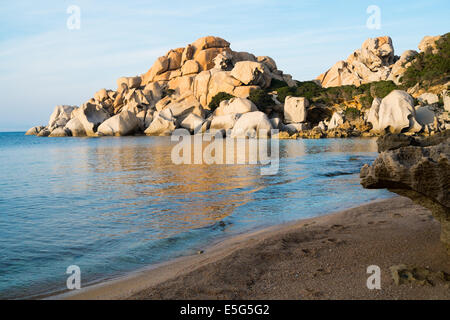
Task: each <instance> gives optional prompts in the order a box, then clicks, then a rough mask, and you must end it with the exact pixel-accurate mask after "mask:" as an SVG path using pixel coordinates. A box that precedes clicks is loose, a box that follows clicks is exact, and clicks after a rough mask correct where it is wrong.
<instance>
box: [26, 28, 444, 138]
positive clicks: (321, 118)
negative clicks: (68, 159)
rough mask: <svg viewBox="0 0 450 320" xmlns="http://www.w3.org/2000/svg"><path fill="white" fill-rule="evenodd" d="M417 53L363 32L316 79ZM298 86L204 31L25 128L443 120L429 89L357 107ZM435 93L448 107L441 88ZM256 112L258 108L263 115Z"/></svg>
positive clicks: (313, 128)
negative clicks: (143, 68) (398, 51)
mask: <svg viewBox="0 0 450 320" xmlns="http://www.w3.org/2000/svg"><path fill="white" fill-rule="evenodd" d="M433 39H435V38H433ZM433 39H431V40H430V39H428V40H427V39H425V40H424V41H423V44H421V45H419V47H420V48H421V50H427V49H426V48H428V47H430V46H431V48H433V44H434V42H433V41H435V40H436V39H437V38H436V39H435V40H433ZM434 46H435V45H434ZM416 54H417V52H415V51H412V50H409V51H406V52H405V53H404V54H403V55H402V56H401V57H400V58H399V57H396V56H394V49H393V45H392V40H391V39H390V38H389V37H379V38H374V39H368V40H366V41H365V42H364V43H363V45H362V47H361V49H359V50H356V51H355V52H354V53H353V54H352V55H351V56H350V57H349V58H348V59H347V61H340V62H338V63H337V64H336V65H335V66H333V67H332V68H331V69H330V70H329V71H327V72H326V73H325V74H323V75H321V76H320V77H319V80H320V82H321V84H322V85H323V86H324V87H330V86H337V85H345V84H355V85H360V84H362V83H366V82H371V81H378V80H386V79H392V80H393V81H398V80H399V79H400V78H401V76H402V74H403V72H404V70H405V68H406V67H407V65H408V63H410V62H409V60H410V59H411V58H412V57H414V55H416ZM277 82H278V83H277ZM280 83H282V86H285V87H284V88H282V89H289V90H290V91H289V94H290V95H288V94H286V95H284V96H282V97H281V98H280V99H281V100H282V101H283V102H280V101H279V100H278V94H279V93H278V91H274V90H276V88H277V87H276V86H277V85H279V84H280ZM298 86H299V84H298V82H296V81H294V80H293V79H292V77H291V76H290V75H288V74H284V73H283V72H282V71H280V70H278V68H277V64H276V62H275V61H274V60H273V59H272V58H270V57H267V56H258V57H257V56H255V55H253V54H251V53H248V52H236V51H233V50H232V49H231V46H230V43H229V42H228V41H226V40H224V39H222V38H219V37H212V36H208V37H203V38H200V39H198V40H196V41H194V42H193V43H191V44H189V45H187V46H186V47H184V48H177V49H173V50H169V51H168V52H167V53H166V54H165V55H164V56H161V57H159V58H157V59H156V61H155V62H154V64H153V66H152V67H151V68H150V69H149V70H148V71H147V72H146V73H144V74H142V75H138V76H132V77H121V78H119V79H117V89H116V90H107V89H100V90H98V91H97V92H96V93H95V94H94V96H93V98H91V99H89V100H88V101H86V102H85V103H83V104H82V105H81V106H80V107H76V106H65V105H61V106H57V107H56V108H55V109H54V111H53V113H52V115H51V116H50V120H49V122H48V124H47V125H46V126H38V127H33V128H31V129H30V130H28V131H27V133H26V134H27V135H37V136H41V137H47V136H50V137H64V136H76V137H78V136H122V135H132V134H147V135H170V134H171V133H172V132H173V131H174V130H175V129H176V128H185V129H188V130H189V131H190V132H191V133H198V132H207V131H208V130H209V131H212V132H213V131H221V132H224V133H225V132H228V133H230V134H231V132H232V131H231V130H232V129H233V127H234V126H235V124H236V123H238V121H239V119H240V117H241V116H242V115H244V114H247V113H251V114H252V115H253V116H255V117H257V119H256V120H255V121H257V124H250V123H251V121H249V119H248V117H249V116H245V117H244V118H243V120H241V121H240V122H239V125H240V126H241V125H242V124H243V121H244V119H246V123H247V124H246V125H244V126H243V127H245V128H247V129H246V130H244V132H246V134H247V133H248V134H249V135H250V136H252V135H253V133H252V129H251V128H255V127H256V128H260V127H261V128H263V127H264V128H265V127H267V122H266V118H267V120H268V121H269V122H270V124H271V125H272V128H274V129H279V130H281V131H285V132H287V134H284V135H280V136H279V137H290V138H292V137H302V138H323V137H333V138H334V137H358V136H373V135H379V134H384V133H385V132H386V131H391V132H408V133H409V134H415V133H420V134H433V133H435V132H439V131H442V130H444V129H445V128H448V127H450V116H449V115H448V113H445V112H443V111H444V110H441V109H440V104H441V102H440V101H441V100H440V97H438V96H437V95H436V94H434V93H430V92H426V93H424V94H422V95H420V96H419V97H418V99H417V101H418V102H419V104H420V105H418V106H415V102H416V100H414V99H413V97H411V96H410V95H409V94H408V93H407V92H404V91H400V90H395V91H393V92H391V93H390V94H389V95H387V96H386V97H385V98H384V99H379V98H375V99H374V100H373V103H372V107H371V108H370V110H369V109H367V110H363V109H361V108H362V107H361V106H362V104H361V103H360V102H359V101H358V100H357V98H355V97H353V98H352V100H353V101H351V102H350V103H351V104H350V105H349V103H348V101H344V103H342V101H341V100H340V99H341V98H337V101H335V102H332V103H329V105H325V104H324V103H322V102H320V100H317V99H315V98H312V100H310V99H307V98H305V97H302V96H298V95H301V94H298V93H297V91H296V90H297V89H300V88H298ZM315 86H316V87H317V84H315ZM274 88H275V89H274ZM441 91H442V89H441ZM285 92H287V91H285ZM301 92H304V91H301ZM251 95H253V96H251ZM371 95H372V94H371ZM255 96H256V98H255ZM280 96H281V94H280ZM416 96H417V95H416ZM218 97H219V98H218ZM224 97H225V98H224ZM366 98H368V97H367V96H366ZM249 99H252V101H255V102H252V101H250V100H249ZM338 100H339V101H338ZM442 101H443V103H444V106H445V108H446V109H445V110H449V109H450V100H449V96H448V93H447V91H446V90H444V92H442ZM347 109H353V111H355V110H356V111H357V112H356V117H357V118H356V119H355V118H354V116H352V114H347V113H346V111H347ZM257 112H263V113H265V115H266V118H264V117H262V116H261V115H260V114H259V113H257ZM258 121H259V122H258ZM260 122H261V123H263V124H264V125H259V123H260ZM236 132H237V130H235V134H237V133H236Z"/></svg>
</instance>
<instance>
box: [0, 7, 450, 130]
mask: <svg viewBox="0 0 450 320" xmlns="http://www.w3.org/2000/svg"><path fill="white" fill-rule="evenodd" d="M70 5H77V6H79V7H80V8H81V29H80V30H68V29H67V27H66V21H67V19H68V17H69V14H67V13H66V10H67V8H68V7H69V6H70ZM369 5H377V6H379V7H380V9H381V29H380V30H370V29H368V28H367V27H366V20H367V18H368V17H369V14H367V13H366V9H367V7H368V6H369ZM449 9H450V1H448V0H427V1H375V0H370V1H364V0H348V1H336V0H335V1H323V0H322V1H320V0H319V1H317V0H316V1H312V0H306V1H296V0H289V1H274V0H273V1H268V0H250V1H245V0H231V1H230V0H229V1H217V2H214V1H212V0H209V1H193V0H192V1H174V0H171V1H141V0H134V1H133V0H131V1H121V2H113V1H106V0H102V1H93V0H70V1H7V2H2V4H1V6H0V26H1V28H0V93H1V98H2V99H1V102H0V111H1V113H0V131H14V130H18V131H22V130H26V129H28V128H29V127H31V126H33V125H40V124H46V123H47V121H48V118H49V116H50V114H51V112H52V110H53V108H54V107H55V105H58V104H71V105H80V104H82V103H83V102H84V101H86V100H88V99H89V98H90V97H92V96H93V94H94V93H95V92H96V91H97V90H98V89H100V88H104V87H105V88H112V89H115V87H116V85H115V84H116V79H117V78H119V77H120V76H132V75H137V74H141V73H144V72H146V71H147V70H148V68H150V67H151V65H152V64H153V62H154V60H155V59H156V58H157V57H158V56H160V55H163V54H165V53H166V52H167V50H168V49H170V48H177V47H182V46H185V45H186V44H188V43H191V42H193V41H194V40H196V39H197V38H199V37H202V36H206V35H215V36H220V37H222V38H224V39H226V40H228V41H229V42H230V43H231V47H232V49H233V50H237V51H248V52H252V53H254V54H256V55H268V56H271V57H272V58H274V59H275V61H276V62H277V64H278V68H279V69H281V70H283V71H285V72H286V73H290V74H292V75H293V76H294V78H295V79H298V80H309V79H312V78H315V77H316V76H317V75H319V74H320V73H322V72H323V71H325V70H326V69H328V68H329V67H330V66H331V65H333V64H334V63H335V62H336V61H337V60H340V59H345V58H346V57H347V56H348V55H349V54H350V53H351V52H352V51H353V50H355V49H357V48H359V47H360V46H361V44H362V42H363V41H364V40H365V39H366V38H369V37H376V36H381V35H389V36H391V37H392V39H393V42H394V47H395V51H396V54H398V55H400V54H401V53H402V52H403V51H404V50H407V49H417V45H418V43H419V41H420V40H421V39H422V37H423V36H425V35H436V34H443V33H446V32H448V31H450V22H449V21H450V20H449V18H448V17H449V13H450V10H449Z"/></svg>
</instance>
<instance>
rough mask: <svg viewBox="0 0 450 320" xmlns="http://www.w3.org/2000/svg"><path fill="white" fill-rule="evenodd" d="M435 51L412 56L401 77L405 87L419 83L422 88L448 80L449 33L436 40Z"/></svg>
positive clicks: (449, 62) (449, 76) (449, 68)
mask: <svg viewBox="0 0 450 320" xmlns="http://www.w3.org/2000/svg"><path fill="white" fill-rule="evenodd" d="M436 49H437V52H436V53H433V52H432V50H431V49H429V50H427V51H425V52H421V53H419V54H418V55H416V56H415V57H414V59H413V60H412V62H411V65H410V66H409V67H408V68H407V69H406V71H405V73H404V74H403V77H402V79H401V82H402V85H404V86H405V87H406V88H409V87H412V86H414V85H416V84H417V83H419V86H420V87H422V88H428V87H429V86H431V85H436V84H443V83H446V82H448V81H449V80H450V33H447V34H445V35H443V36H442V37H441V39H439V40H438V41H436Z"/></svg>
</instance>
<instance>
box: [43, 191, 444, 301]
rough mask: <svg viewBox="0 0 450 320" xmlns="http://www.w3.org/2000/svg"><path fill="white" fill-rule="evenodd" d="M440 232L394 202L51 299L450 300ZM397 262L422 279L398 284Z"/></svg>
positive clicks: (255, 236) (287, 227)
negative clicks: (373, 269)
mask: <svg viewBox="0 0 450 320" xmlns="http://www.w3.org/2000/svg"><path fill="white" fill-rule="evenodd" d="M439 234H440V226H439V223H438V222H437V221H436V220H435V219H434V218H433V217H432V215H431V213H430V211H429V210H427V209H424V208H423V207H421V206H418V205H416V204H414V203H413V202H412V201H411V200H409V199H407V198H403V197H394V198H391V199H387V200H379V201H374V202H371V203H368V204H365V205H362V206H359V207H356V208H353V209H349V210H345V211H341V212H337V213H333V214H329V215H325V216H321V217H317V218H312V219H306V220H300V221H297V222H294V223H289V224H284V225H280V226H275V227H271V228H268V229H264V230H260V231H257V232H252V233H247V234H242V235H239V236H236V237H232V238H230V239H227V240H224V241H222V242H220V243H217V244H215V245H213V246H211V247H208V248H205V249H204V250H202V251H199V252H198V254H197V255H193V256H188V257H183V258H179V259H176V260H173V261H171V262H168V263H165V264H163V265H160V266H158V267H156V268H153V269H150V270H145V271H141V272H137V273H134V274H132V275H130V276H127V277H123V278H120V279H116V280H113V281H108V282H104V283H101V284H98V285H94V286H91V287H86V288H84V289H81V290H79V291H76V292H69V293H65V294H63V295H58V296H53V297H50V299H294V300H306V299H449V298H450V287H449V284H450V278H449V277H448V274H449V273H450V256H449V255H447V253H446V251H445V248H444V246H443V245H442V244H441V242H440V240H439ZM372 265H376V266H379V267H380V269H381V289H379V290H378V289H374V290H369V289H368V287H367V285H366V283H367V279H368V277H369V276H370V275H371V274H368V273H367V268H368V267H369V266H372ZM398 265H406V266H407V268H410V270H412V272H413V275H416V274H415V273H414V272H416V271H417V279H416V280H413V281H412V282H406V283H401V284H399V285H397V284H396V283H395V282H394V280H393V277H392V274H391V270H390V268H391V267H392V266H398ZM414 267H415V268H418V269H417V270H414V269H411V268H414ZM423 270H426V275H425V276H424V277H422V276H423V274H424V273H423ZM421 277H422V278H421Z"/></svg>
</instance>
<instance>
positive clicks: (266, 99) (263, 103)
mask: <svg viewBox="0 0 450 320" xmlns="http://www.w3.org/2000/svg"><path fill="white" fill-rule="evenodd" d="M248 99H249V100H250V101H252V102H253V103H254V104H255V105H256V106H257V107H259V108H264V107H268V106H271V105H273V104H274V102H273V99H272V96H271V95H270V94H268V93H267V91H266V90H263V89H255V90H252V91H250V95H249V97H248Z"/></svg>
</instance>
